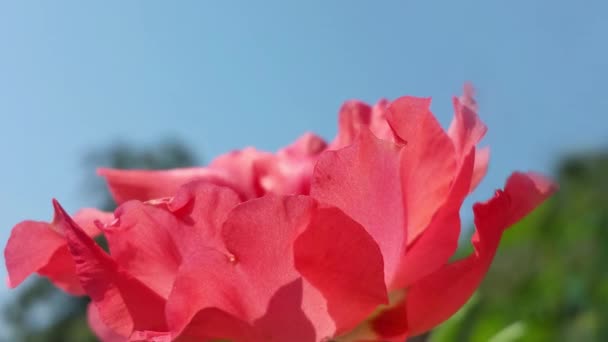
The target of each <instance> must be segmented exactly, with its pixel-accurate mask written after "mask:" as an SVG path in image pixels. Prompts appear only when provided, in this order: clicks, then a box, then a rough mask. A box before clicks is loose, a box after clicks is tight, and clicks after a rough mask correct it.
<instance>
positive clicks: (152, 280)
mask: <svg viewBox="0 0 608 342" xmlns="http://www.w3.org/2000/svg"><path fill="white" fill-rule="evenodd" d="M115 215H116V220H115V221H114V222H112V224H110V225H106V226H105V228H103V230H104V232H105V236H106V238H107V240H108V244H109V247H110V252H111V254H112V257H113V259H114V260H115V261H116V263H117V264H119V265H120V266H121V267H122V268H123V269H124V270H126V271H127V272H128V273H129V274H131V275H132V276H134V277H135V278H137V279H138V280H140V281H141V282H143V283H144V284H146V285H147V286H148V287H150V288H151V289H152V290H154V291H155V292H156V293H158V294H159V295H161V296H163V297H165V298H166V297H167V296H168V295H169V292H170V291H171V287H172V286H173V280H174V279H175V275H176V273H177V270H178V268H179V265H180V263H181V254H180V251H179V250H178V248H177V246H176V245H175V243H174V241H173V238H172V234H171V231H172V230H173V229H176V227H177V226H178V225H179V222H178V221H177V220H176V219H175V217H174V216H173V215H171V213H169V212H168V211H167V210H165V209H162V208H159V207H156V206H154V205H152V204H146V203H142V202H139V201H129V202H126V203H124V204H123V205H121V206H120V207H119V208H118V209H117V210H116V213H115Z"/></svg>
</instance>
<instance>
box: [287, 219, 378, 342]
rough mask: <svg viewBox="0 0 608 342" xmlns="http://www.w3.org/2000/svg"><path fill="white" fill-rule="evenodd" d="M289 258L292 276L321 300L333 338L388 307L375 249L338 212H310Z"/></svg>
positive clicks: (361, 230) (359, 229) (362, 232)
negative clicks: (292, 257) (333, 327)
mask: <svg viewBox="0 0 608 342" xmlns="http://www.w3.org/2000/svg"><path fill="white" fill-rule="evenodd" d="M294 253H295V265H296V268H297V269H298V271H300V273H301V274H302V275H303V276H304V278H305V279H306V280H307V281H309V282H310V283H311V284H312V285H313V286H314V287H315V288H317V289H318V290H319V291H320V292H321V293H322V294H323V296H324V297H325V298H326V300H327V306H328V310H329V314H330V315H331V316H332V318H333V319H334V322H335V324H336V334H338V335H339V334H341V333H343V332H346V331H349V330H351V329H353V328H354V327H355V326H357V324H359V323H360V322H361V321H363V320H365V319H366V318H367V317H368V316H369V315H370V314H371V313H372V312H373V311H374V310H375V309H376V307H378V305H381V304H387V303H388V296H387V291H386V285H385V283H384V263H383V260H382V253H381V251H380V248H379V247H378V245H377V244H376V242H375V241H374V239H373V238H372V237H371V236H370V235H369V234H368V233H367V232H366V231H365V229H364V228H363V227H361V225H359V224H358V223H356V222H354V221H353V220H352V219H351V218H349V217H348V216H346V215H345V214H344V213H343V212H342V211H340V210H339V209H337V208H333V207H331V208H320V209H318V210H316V211H315V213H314V214H313V217H312V218H311V220H310V223H309V225H308V229H307V230H306V231H304V232H303V233H302V234H301V235H300V236H299V237H298V239H297V240H296V242H295V245H294ZM362 280H363V281H362ZM291 340H293V339H291Z"/></svg>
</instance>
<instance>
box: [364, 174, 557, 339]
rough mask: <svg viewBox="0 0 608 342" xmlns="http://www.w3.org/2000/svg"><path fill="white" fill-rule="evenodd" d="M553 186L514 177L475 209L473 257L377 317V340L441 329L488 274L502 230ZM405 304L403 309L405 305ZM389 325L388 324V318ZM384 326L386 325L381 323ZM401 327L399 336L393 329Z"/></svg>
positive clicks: (423, 284)
mask: <svg viewBox="0 0 608 342" xmlns="http://www.w3.org/2000/svg"><path fill="white" fill-rule="evenodd" d="M555 189H556V188H555V186H554V185H553V184H552V183H551V182H550V181H548V180H546V179H545V178H543V177H542V176H540V175H537V174H534V173H527V174H525V173H514V174H513V175H512V176H511V177H509V179H508V181H507V184H506V186H505V189H504V191H497V193H496V195H495V196H494V197H493V198H492V199H490V200H489V201H487V202H485V203H477V204H475V206H474V208H473V209H474V212H475V226H476V232H475V234H474V235H473V238H472V242H473V245H474V247H475V252H474V253H473V254H471V255H470V256H469V257H467V258H465V259H462V260H459V261H457V262H454V263H451V264H447V265H445V266H444V267H442V268H441V269H439V270H437V271H436V272H434V273H432V274H430V275H429V276H427V277H425V278H423V279H422V280H420V281H419V282H417V283H415V284H414V285H413V286H412V287H410V288H409V289H408V292H407V297H406V299H405V302H402V303H401V305H399V306H397V307H395V308H394V309H393V310H392V312H391V311H390V310H389V311H388V312H386V313H385V314H386V316H385V317H383V316H382V315H381V316H380V317H378V318H377V320H376V322H375V323H376V324H375V328H376V331H377V332H378V333H380V335H381V336H387V335H391V334H396V333H399V332H401V333H404V332H405V331H407V333H408V334H410V335H412V336H414V335H417V334H420V333H423V332H425V331H428V330H429V329H431V328H433V327H434V326H436V325H438V324H440V323H441V322H443V321H445V320H446V319H448V318H449V317H450V316H451V315H452V314H454V313H455V312H456V311H457V310H458V309H459V308H460V307H461V306H462V305H463V304H464V303H465V302H466V301H467V300H468V299H469V298H470V296H471V295H472V294H473V292H474V291H475V290H476V289H477V287H478V286H479V284H480V282H481V280H482V279H483V277H484V275H485V274H486V272H487V270H488V268H489V267H490V264H491V263H492V259H493V258H494V254H495V253H496V249H497V247H498V244H499V241H500V238H501V236H502V233H503V232H504V230H505V229H507V228H508V227H510V226H511V225H512V224H514V223H515V222H517V221H518V220H520V219H521V218H523V217H524V216H525V215H527V214H528V213H529V212H530V211H532V210H533V209H534V208H536V207H537V206H538V205H540V204H541V203H542V202H543V201H544V200H545V199H547V198H548V197H549V196H550V195H551V194H552V193H553V192H554V191H555ZM404 305H405V306H404ZM390 316H392V317H391V319H390V320H389V321H390V322H392V324H386V321H387V319H386V318H387V317H390ZM382 321H384V322H382ZM399 326H400V327H403V329H402V330H403V331H399V330H398V329H396V328H397V327H399Z"/></svg>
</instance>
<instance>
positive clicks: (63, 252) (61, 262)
mask: <svg viewBox="0 0 608 342" xmlns="http://www.w3.org/2000/svg"><path fill="white" fill-rule="evenodd" d="M111 218H112V214H110V213H104V212H102V211H99V210H96V209H82V210H80V211H78V212H77V213H76V215H74V220H76V221H77V222H78V224H80V225H81V226H82V227H83V229H84V230H85V232H86V233H87V234H88V235H89V236H96V235H98V234H99V233H100V231H99V230H98V229H97V228H96V227H95V224H94V221H95V220H100V221H104V222H106V221H109V220H110V219H111ZM56 225H57V223H56V220H53V221H52V222H38V221H23V222H21V223H19V224H17V225H16V226H15V227H14V228H13V230H12V232H11V236H10V238H9V240H8V242H7V245H6V248H5V250H4V259H5V261H6V268H7V270H8V274H9V278H8V282H9V286H10V287H16V286H18V285H19V284H21V282H23V280H25V278H27V277H28V276H29V275H30V274H32V273H35V272H38V273H39V274H40V275H42V276H45V277H47V278H49V280H50V281H51V282H53V284H55V286H57V287H59V288H61V289H63V290H64V291H66V292H68V293H70V294H73V295H81V294H83V290H82V287H81V286H80V283H79V281H78V278H77V277H76V273H75V272H76V269H75V265H74V261H73V260H72V257H71V255H70V254H69V252H68V250H67V244H66V241H65V237H64V236H63V232H62V231H61V230H60V229H58V228H57V226H56Z"/></svg>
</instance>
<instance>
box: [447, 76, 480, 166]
mask: <svg viewBox="0 0 608 342" xmlns="http://www.w3.org/2000/svg"><path fill="white" fill-rule="evenodd" d="M473 96H474V90H473V87H472V86H471V85H470V84H465V86H464V94H463V96H461V97H460V98H458V97H455V98H454V99H453V104H454V119H453V120H452V123H451V124H450V128H449V129H448V135H449V136H450V138H451V139H452V141H453V142H454V146H455V147H456V152H457V153H458V154H459V155H462V156H464V155H467V154H468V153H469V151H470V150H471V149H472V148H474V147H475V146H476V145H477V144H478V143H479V141H481V139H483V137H484V136H485V134H486V132H487V131H488V128H487V127H486V125H485V124H484V123H483V122H481V120H480V119H479V116H478V115H477V103H476V102H475V99H474V98H473Z"/></svg>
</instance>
